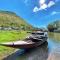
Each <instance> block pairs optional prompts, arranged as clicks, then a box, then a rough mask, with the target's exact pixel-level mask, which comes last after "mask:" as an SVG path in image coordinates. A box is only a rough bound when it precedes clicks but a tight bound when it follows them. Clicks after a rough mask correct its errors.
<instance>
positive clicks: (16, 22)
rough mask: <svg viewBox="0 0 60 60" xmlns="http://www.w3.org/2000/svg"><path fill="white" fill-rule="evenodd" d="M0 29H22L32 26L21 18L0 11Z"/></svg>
mask: <svg viewBox="0 0 60 60" xmlns="http://www.w3.org/2000/svg"><path fill="white" fill-rule="evenodd" d="M0 27H5V28H6V27H11V28H22V29H27V28H28V29H29V28H32V26H31V25H30V24H28V23H27V22H26V21H24V20H23V19H22V18H21V17H19V16H18V15H16V14H15V13H14V12H10V11H0Z"/></svg>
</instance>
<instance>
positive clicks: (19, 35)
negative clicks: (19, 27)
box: [0, 30, 28, 60]
mask: <svg viewBox="0 0 60 60" xmlns="http://www.w3.org/2000/svg"><path fill="white" fill-rule="evenodd" d="M27 35H28V34H27V31H16V30H13V31H1V30H0V43H2V42H10V41H18V40H23V39H24V38H25V37H26V36H27ZM14 50H15V49H14V48H9V47H4V46H0V60H1V59H2V58H3V57H5V56H7V55H9V54H11V53H12V52H13V51H14Z"/></svg>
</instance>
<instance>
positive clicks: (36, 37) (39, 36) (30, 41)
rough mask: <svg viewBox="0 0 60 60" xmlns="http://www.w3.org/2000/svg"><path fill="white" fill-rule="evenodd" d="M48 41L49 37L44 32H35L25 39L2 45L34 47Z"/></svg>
mask: <svg viewBox="0 0 60 60" xmlns="http://www.w3.org/2000/svg"><path fill="white" fill-rule="evenodd" d="M45 41H47V37H46V36H45V35H44V33H42V32H35V33H32V35H31V36H30V37H29V38H26V39H25V40H23V41H16V42H6V43H1V44H0V45H2V46H7V47H13V48H34V47H37V46H39V45H41V44H43V43H44V42H45Z"/></svg>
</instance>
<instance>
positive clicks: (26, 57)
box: [3, 33, 60, 60]
mask: <svg viewBox="0 0 60 60" xmlns="http://www.w3.org/2000/svg"><path fill="white" fill-rule="evenodd" d="M48 37H49V38H48V43H47V42H45V43H44V44H42V45H41V46H39V47H37V48H33V49H29V50H27V51H26V50H24V49H23V50H22V49H21V50H17V51H16V52H15V53H13V54H11V55H9V56H7V57H6V58H4V59H3V60H60V33H48Z"/></svg>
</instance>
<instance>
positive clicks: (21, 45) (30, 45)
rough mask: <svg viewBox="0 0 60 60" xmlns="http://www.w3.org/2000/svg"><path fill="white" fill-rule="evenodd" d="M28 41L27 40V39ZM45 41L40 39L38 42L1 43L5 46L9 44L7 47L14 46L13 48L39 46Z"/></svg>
mask: <svg viewBox="0 0 60 60" xmlns="http://www.w3.org/2000/svg"><path fill="white" fill-rule="evenodd" d="M25 42H27V41H25ZM44 42H45V40H43V41H38V42H28V43H27V44H26V43H25V44H15V43H12V44H11V43H8V44H7V43H5V44H4V43H2V44H1V45H3V46H7V47H12V48H34V47H37V46H39V45H41V44H43V43H44Z"/></svg>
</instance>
